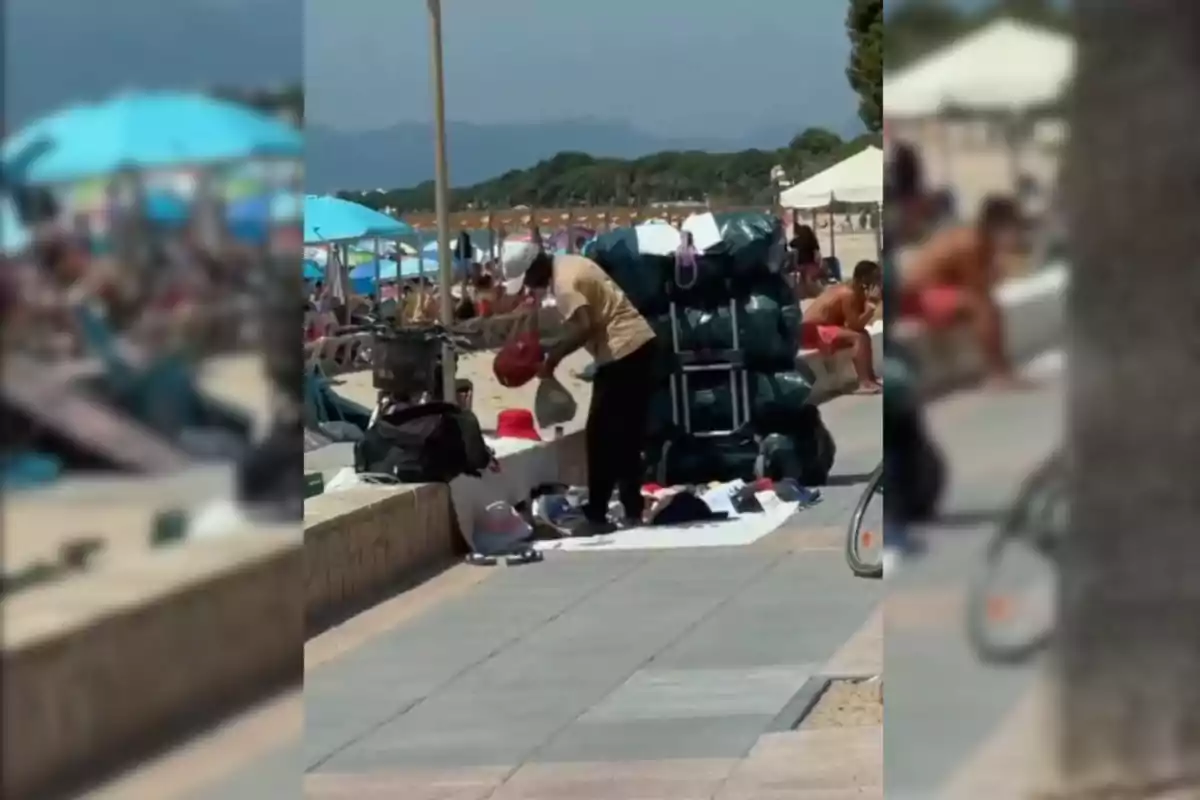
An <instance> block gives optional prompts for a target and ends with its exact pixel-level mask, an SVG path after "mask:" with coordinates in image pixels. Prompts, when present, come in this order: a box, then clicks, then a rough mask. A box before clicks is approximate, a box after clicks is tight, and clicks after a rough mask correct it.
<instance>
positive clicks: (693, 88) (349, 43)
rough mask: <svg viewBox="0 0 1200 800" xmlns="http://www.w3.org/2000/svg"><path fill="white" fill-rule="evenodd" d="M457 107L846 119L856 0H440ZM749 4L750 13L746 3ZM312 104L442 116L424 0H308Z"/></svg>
mask: <svg viewBox="0 0 1200 800" xmlns="http://www.w3.org/2000/svg"><path fill="white" fill-rule="evenodd" d="M442 5H443V41H444V50H445V53H444V63H445V81H446V115H447V118H449V119H453V120H456V121H463V122H477V123H514V122H530V121H538V120H549V119H558V120H561V119H579V118H584V117H594V118H599V119H604V120H621V121H628V122H632V123H634V124H635V125H636V126H637V127H639V128H642V129H644V130H647V131H649V132H652V133H655V134H659V135H664V136H686V135H695V134H696V132H697V130H700V131H706V134H705V135H712V136H722V137H723V136H739V135H743V134H745V133H747V132H749V131H752V130H755V129H758V128H761V127H764V126H767V125H773V124H774V125H777V124H778V123H780V122H790V121H795V122H796V123H797V124H803V125H821V124H827V125H828V126H829V127H833V128H835V129H836V128H839V127H845V126H846V125H847V122H848V121H849V120H852V119H853V118H854V117H855V114H856V109H857V98H856V97H855V95H854V94H853V92H852V91H851V89H850V87H849V84H848V82H847V80H846V77H845V68H846V61H847V58H848V54H849V41H848V39H847V36H846V29H845V16H846V0H804V2H802V3H798V2H797V0H754V2H753V3H747V4H736V3H718V2H713V3H683V2H680V0H603V2H590V3H589V2H563V0H444V2H443V4H442ZM744 8H750V9H752V12H750V13H747V12H746V11H744V10H743V9H744ZM306 10H307V13H306V15H305V20H304V27H305V64H304V76H305V86H306V100H305V103H306V109H305V111H306V114H307V116H308V119H309V120H310V121H313V122H317V123H319V124H322V125H329V126H331V127H339V128H346V129H372V128H382V127H386V126H388V125H391V124H395V123H397V122H402V121H403V122H419V121H428V120H429V119H430V118H431V115H432V112H431V106H432V101H431V95H432V93H431V88H430V85H431V81H430V74H429V63H430V55H429V41H430V35H429V19H428V12H427V10H426V4H425V3H424V2H422V0H399V1H398V0H336V1H335V0H306Z"/></svg>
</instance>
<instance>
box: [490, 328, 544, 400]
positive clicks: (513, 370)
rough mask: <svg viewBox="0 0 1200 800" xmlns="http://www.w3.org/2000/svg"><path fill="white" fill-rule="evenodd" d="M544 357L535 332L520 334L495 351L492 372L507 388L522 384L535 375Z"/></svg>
mask: <svg viewBox="0 0 1200 800" xmlns="http://www.w3.org/2000/svg"><path fill="white" fill-rule="evenodd" d="M544 358H545V356H544V354H543V352H542V345H541V343H540V342H539V341H538V338H537V334H534V333H526V334H521V335H519V336H517V337H516V338H515V339H513V340H512V341H510V342H509V343H508V344H506V345H504V347H502V348H500V352H498V353H496V358H495V359H494V360H493V361H492V372H493V373H495V375H496V380H498V381H499V382H500V385H501V386H504V387H507V388H509V389H511V388H514V387H517V386H524V385H525V384H527V383H529V382H530V381H531V380H533V379H534V377H535V376H536V375H537V373H538V370H539V369H541V367H542V361H543V359H544Z"/></svg>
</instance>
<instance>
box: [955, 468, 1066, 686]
mask: <svg viewBox="0 0 1200 800" xmlns="http://www.w3.org/2000/svg"><path fill="white" fill-rule="evenodd" d="M1063 470H1064V467H1063V465H1062V463H1061V461H1060V460H1059V458H1058V457H1057V456H1055V457H1052V458H1051V459H1050V460H1049V461H1047V462H1046V463H1045V464H1043V465H1042V466H1041V467H1040V468H1039V469H1038V470H1037V471H1036V472H1035V473H1034V474H1033V475H1031V476H1030V477H1029V479H1028V480H1027V481H1026V482H1025V484H1024V485H1023V486H1022V487H1021V490H1020V492H1019V493H1018V495H1017V500H1016V502H1015V503H1014V504H1013V508H1012V510H1011V511H1010V512H1009V514H1008V516H1007V517H1006V518H1005V519H1004V521H1003V522H1002V523H1001V525H1000V527H999V529H998V530H997V531H996V533H995V536H994V537H993V539H992V541H991V542H990V543H989V545H988V550H987V554H986V555H985V560H984V564H983V567H982V569H981V570H980V572H979V574H978V575H976V577H975V578H974V580H972V582H971V584H970V586H969V588H968V593H967V620H966V622H967V639H968V641H969V642H970V644H971V647H972V649H974V651H975V653H976V655H978V656H979V658H980V659H981V660H983V661H986V662H989V663H992V664H1020V663H1023V662H1025V661H1027V660H1029V659H1030V658H1031V657H1032V656H1034V655H1036V654H1037V653H1038V652H1040V651H1041V650H1043V649H1044V648H1045V647H1046V645H1047V644H1048V643H1049V641H1050V639H1051V638H1052V636H1053V634H1054V620H1053V609H1054V591H1055V589H1056V585H1055V579H1056V576H1054V575H1053V574H1052V573H1053V570H1054V567H1055V559H1056V557H1057V543H1058V538H1059V537H1060V536H1061V535H1062V533H1063V528H1064V527H1065V523H1066V520H1065V513H1064V512H1065V510H1066V509H1065V500H1066V487H1065V486H1064V485H1063V484H1064V481H1065V477H1066V476H1065V473H1064V471H1063ZM1014 561H1015V562H1016V563H1017V564H1018V568H1017V569H1016V571H1015V572H1014V571H1013V570H1012V567H1011V565H1012V564H1013V563H1014ZM1022 562H1026V563H1025V564H1022ZM1031 565H1033V566H1035V567H1036V571H1038V572H1045V573H1047V574H1044V575H1040V576H1035V577H1034V579H1033V580H1032V581H1031V580H1029V579H1028V573H1029V571H1030V566H1031ZM1010 572H1012V574H1010ZM1012 578H1015V580H1011V581H1010V580H1009V579H1012ZM1039 578H1040V580H1039ZM1010 583H1011V584H1012V585H1010Z"/></svg>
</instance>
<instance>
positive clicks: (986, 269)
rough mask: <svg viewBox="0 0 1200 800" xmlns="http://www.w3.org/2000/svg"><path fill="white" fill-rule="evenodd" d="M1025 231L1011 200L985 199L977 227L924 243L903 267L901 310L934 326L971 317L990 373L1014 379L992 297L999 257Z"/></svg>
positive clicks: (958, 229)
mask: <svg viewBox="0 0 1200 800" xmlns="http://www.w3.org/2000/svg"><path fill="white" fill-rule="evenodd" d="M1021 235H1022V224H1021V217H1020V213H1019V212H1018V210H1017V207H1016V206H1015V205H1014V204H1013V202H1012V201H1010V200H1007V199H1004V198H999V197H993V198H989V199H987V200H986V201H984V204H983V209H982V211H981V213H980V216H979V221H978V223H976V224H975V225H974V226H967V227H955V228H947V229H945V230H942V231H939V232H937V233H935V234H934V235H933V236H932V237H930V238H929V239H928V240H927V241H926V242H925V243H924V244H922V245H920V246H919V247H918V248H917V249H916V250H915V251H913V252H912V253H911V256H910V257H909V258H908V259H907V260H906V262H905V263H904V264H903V267H902V269H901V271H900V275H899V277H900V306H901V307H900V313H901V315H903V316H914V317H917V318H919V319H921V320H922V321H924V322H925V323H926V324H928V325H930V326H931V327H934V328H946V327H950V326H952V325H955V324H957V323H958V322H960V321H964V320H965V321H967V322H968V323H969V324H970V325H971V326H972V328H973V329H974V331H975V335H976V337H977V338H978V340H979V345H980V348H981V349H982V351H983V356H984V359H985V361H986V364H987V370H988V373H989V377H990V379H991V380H992V381H993V382H996V383H1001V384H1012V383H1015V379H1014V377H1013V371H1012V364H1011V362H1010V361H1009V358H1008V354H1007V353H1006V352H1005V348H1004V319H1003V312H1001V310H1000V308H999V306H997V304H996V300H995V297H993V290H994V288H995V284H996V279H997V277H998V275H997V272H998V270H997V264H996V262H997V256H998V255H1000V254H1003V253H1005V252H1013V251H1015V250H1016V248H1017V247H1018V246H1019V243H1020V237H1021Z"/></svg>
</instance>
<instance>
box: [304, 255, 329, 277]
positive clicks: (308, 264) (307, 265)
mask: <svg viewBox="0 0 1200 800" xmlns="http://www.w3.org/2000/svg"><path fill="white" fill-rule="evenodd" d="M324 277H325V268H324V267H322V266H321V265H320V264H318V263H317V262H315V261H313V260H311V259H307V258H306V259H304V280H306V281H319V280H321V279H323V278H324Z"/></svg>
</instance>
